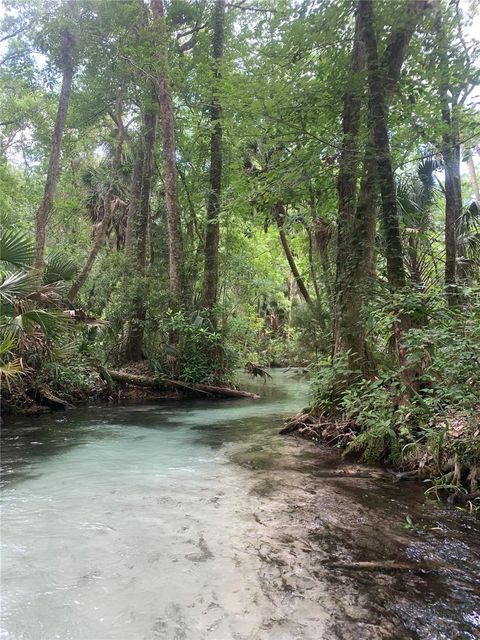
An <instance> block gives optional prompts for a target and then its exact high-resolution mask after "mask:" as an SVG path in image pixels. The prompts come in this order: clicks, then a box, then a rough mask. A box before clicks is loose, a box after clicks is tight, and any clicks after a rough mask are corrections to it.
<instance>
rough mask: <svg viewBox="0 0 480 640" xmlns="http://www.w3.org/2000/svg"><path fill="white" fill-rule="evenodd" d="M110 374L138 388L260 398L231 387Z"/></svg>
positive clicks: (119, 380)
mask: <svg viewBox="0 0 480 640" xmlns="http://www.w3.org/2000/svg"><path fill="white" fill-rule="evenodd" d="M108 374H109V375H110V377H111V378H112V380H115V381H116V382H121V383H123V384H132V385H135V386H138V387H151V388H152V389H165V388H168V387H173V388H174V389H182V390H183V391H196V392H197V393H201V394H206V395H213V396H225V397H227V398H252V399H256V398H258V397H259V396H258V395H256V394H255V393H250V392H249V391H241V390H240V389H231V388H230V387H216V386H212V385H210V384H196V383H193V382H181V381H180V380H170V379H168V378H164V379H163V380H157V379H156V378H151V377H149V376H139V375H134V374H132V373H125V372H124V371H110V370H109V371H108Z"/></svg>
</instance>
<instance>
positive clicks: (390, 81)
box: [334, 0, 428, 377]
mask: <svg viewBox="0 0 480 640" xmlns="http://www.w3.org/2000/svg"><path fill="white" fill-rule="evenodd" d="M427 7H428V3H427V2H425V0H416V1H414V2H409V3H408V4H407V5H406V7H405V14H406V15H405V19H404V20H403V21H402V23H401V24H399V26H398V27H396V28H394V30H393V31H392V33H391V35H390V37H389V40H388V43H387V46H386V48H385V52H384V54H383V57H382V71H383V82H384V88H385V108H386V110H387V112H388V105H389V103H390V101H391V99H392V96H393V95H394V92H395V89H396V87H397V84H398V81H399V79H400V73H401V69H402V65H403V62H404V60H405V57H406V54H407V49H408V45H409V43H410V40H411V38H412V36H413V34H414V32H415V28H416V25H417V23H418V20H419V18H420V17H421V16H422V14H423V13H424V12H425V10H426V9H427ZM358 28H359V27H358V23H357V29H358ZM354 57H355V46H354V49H353V52H352V67H353V58H354ZM357 65H358V61H357ZM344 114H346V115H347V116H348V112H347V109H346V107H344ZM344 117H345V116H344ZM370 125H371V123H370ZM368 129H369V130H370V131H369V132H368V136H367V142H366V146H365V151H364V160H363V177H362V180H361V183H360V190H359V194H358V199H357V204H356V208H355V210H354V220H353V224H352V223H351V222H350V229H351V233H350V234H349V235H348V236H347V237H346V239H343V240H341V242H342V241H343V242H344V243H345V248H344V252H345V254H346V260H344V261H342V262H341V263H340V264H339V263H338V262H337V281H336V310H335V326H334V344H335V346H334V357H336V356H338V355H340V354H341V353H343V352H344V350H348V349H350V350H351V355H350V359H351V360H352V361H353V363H352V364H356V366H357V367H359V368H360V369H361V370H362V372H363V375H364V376H366V377H368V376H369V375H371V373H372V372H373V363H372V362H370V358H369V357H368V353H367V348H366V338H365V334H366V329H365V323H364V321H363V320H362V307H363V299H364V295H365V285H366V282H367V280H368V279H369V278H373V276H374V270H375V269H374V264H375V260H374V256H375V234H376V219H377V196H376V190H377V167H376V159H375V142H374V138H373V131H372V130H373V127H372V126H368ZM339 179H340V176H339ZM338 269H340V270H344V273H341V274H340V275H339V274H338ZM340 283H341V285H342V286H341V287H340Z"/></svg>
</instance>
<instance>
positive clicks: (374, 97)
mask: <svg viewBox="0 0 480 640" xmlns="http://www.w3.org/2000/svg"><path fill="white" fill-rule="evenodd" d="M358 6H359V16H360V20H361V25H362V37H363V41H364V43H365V52H366V57H367V72H368V87H369V100H368V105H369V115H370V118H371V125H372V129H373V138H374V141H375V152H376V162H377V176H378V182H379V186H380V194H381V199H382V223H383V230H384V236H385V249H386V257H387V275H388V282H389V284H390V286H391V287H392V289H399V288H402V287H404V286H405V283H406V281H405V269H404V265H403V247H402V240H401V235H400V223H399V216H398V210H397V195H396V188H395V178H394V175H393V168H392V158H391V153H390V142H389V139H388V128H387V120H388V112H387V105H386V99H385V85H384V79H383V73H382V68H381V66H380V61H379V58H378V48H377V37H376V34H375V18H374V13H373V6H374V5H373V2H371V0H360V1H359V5H358Z"/></svg>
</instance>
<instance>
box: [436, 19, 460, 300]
mask: <svg viewBox="0 0 480 640" xmlns="http://www.w3.org/2000/svg"><path fill="white" fill-rule="evenodd" d="M435 29H436V41H437V47H436V54H437V59H438V63H439V69H440V87H439V97H440V108H441V114H442V122H443V124H444V133H443V136H442V155H443V166H444V170H445V294H446V296H447V301H448V304H449V306H454V305H456V304H457V303H458V289H457V230H458V224H459V222H460V219H461V216H462V186H461V179H460V136H459V131H458V119H457V109H458V105H457V104H456V102H457V97H456V96H454V95H452V91H451V77H450V76H451V72H450V63H449V55H448V40H447V34H446V32H445V28H444V24H443V20H442V15H441V13H440V10H439V11H438V13H437V17H436V20H435Z"/></svg>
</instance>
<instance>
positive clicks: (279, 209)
mask: <svg viewBox="0 0 480 640" xmlns="http://www.w3.org/2000/svg"><path fill="white" fill-rule="evenodd" d="M285 215H286V212H285V207H284V205H283V204H280V203H277V204H275V205H274V206H273V217H274V219H275V222H276V223H277V226H278V232H279V235H280V241H281V243H282V247H283V251H284V252H285V257H286V258H287V262H288V264H289V266H290V270H291V272H292V275H293V277H294V278H295V282H296V284H297V287H298V290H299V291H300V293H301V294H302V298H303V299H304V300H305V302H306V303H307V304H312V299H311V298H310V294H309V293H308V289H307V287H306V286H305V280H304V279H303V277H302V276H301V275H300V271H299V270H298V268H297V265H296V263H295V258H294V257H293V254H292V252H291V250H290V246H289V244H288V238H287V235H286V233H285V229H284V220H285Z"/></svg>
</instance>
